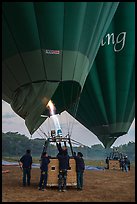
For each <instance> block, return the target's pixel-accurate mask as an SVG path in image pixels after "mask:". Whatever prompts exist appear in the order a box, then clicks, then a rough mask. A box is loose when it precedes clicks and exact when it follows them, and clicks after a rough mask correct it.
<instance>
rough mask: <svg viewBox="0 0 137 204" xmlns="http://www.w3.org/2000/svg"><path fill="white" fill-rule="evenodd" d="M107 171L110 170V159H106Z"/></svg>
mask: <svg viewBox="0 0 137 204" xmlns="http://www.w3.org/2000/svg"><path fill="white" fill-rule="evenodd" d="M106 164H107V167H106V168H107V169H109V157H107V158H106Z"/></svg>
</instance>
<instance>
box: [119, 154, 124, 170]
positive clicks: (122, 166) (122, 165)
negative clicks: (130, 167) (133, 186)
mask: <svg viewBox="0 0 137 204" xmlns="http://www.w3.org/2000/svg"><path fill="white" fill-rule="evenodd" d="M120 169H121V170H122V171H124V170H125V159H124V157H121V159H120Z"/></svg>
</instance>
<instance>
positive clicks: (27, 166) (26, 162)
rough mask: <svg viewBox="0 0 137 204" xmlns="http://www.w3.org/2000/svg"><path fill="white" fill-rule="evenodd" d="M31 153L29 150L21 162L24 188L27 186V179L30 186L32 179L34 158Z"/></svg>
mask: <svg viewBox="0 0 137 204" xmlns="http://www.w3.org/2000/svg"><path fill="white" fill-rule="evenodd" d="M30 153H31V151H30V150H29V149H27V150H26V154H24V155H23V156H22V157H21V158H20V160H19V163H20V167H21V168H22V171H23V186H26V177H27V184H28V186H30V179H31V166H32V156H31V154H30Z"/></svg>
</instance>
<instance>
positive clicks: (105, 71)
mask: <svg viewBox="0 0 137 204" xmlns="http://www.w3.org/2000/svg"><path fill="white" fill-rule="evenodd" d="M69 112H70V113H71V114H72V115H73V111H71V110H70V111H69ZM134 117H135V4H134V3H128V2H124V3H123V2H121V3H119V6H118V9H117V11H116V13H115V15H114V17H113V20H112V21H111V24H110V26H109V28H108V30H107V32H106V34H105V36H104V38H103V39H102V42H101V46H100V48H99V51H98V53H97V56H96V58H95V61H94V64H93V66H92V69H91V71H90V73H89V75H88V77H87V79H86V82H85V84H84V87H83V91H82V94H81V97H80V101H79V106H78V110H77V113H76V119H77V120H78V121H79V122H81V123H82V124H83V125H84V126H85V127H87V128H88V129H89V130H91V131H92V132H93V133H94V134H95V135H96V136H97V137H98V139H99V140H100V141H101V142H102V143H103V144H104V146H105V147H106V148H107V147H110V146H111V145H112V144H113V143H114V141H115V140H116V139H117V138H118V137H119V136H122V135H124V134H126V133H127V132H128V130H129V128H130V126H131V124H132V122H133V119H134ZM83 137H84V136H83Z"/></svg>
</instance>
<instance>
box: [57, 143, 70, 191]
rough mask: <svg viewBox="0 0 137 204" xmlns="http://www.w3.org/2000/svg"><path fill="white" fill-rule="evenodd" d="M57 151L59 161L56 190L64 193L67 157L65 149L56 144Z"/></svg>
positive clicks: (67, 164) (67, 167) (67, 166)
mask: <svg viewBox="0 0 137 204" xmlns="http://www.w3.org/2000/svg"><path fill="white" fill-rule="evenodd" d="M57 147H58V151H59V153H58V154H57V158H58V160H59V175H58V190H59V191H66V184H67V171H68V169H69V155H68V151H67V147H66V146H64V147H61V143H59V144H58V143H57Z"/></svg>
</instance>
